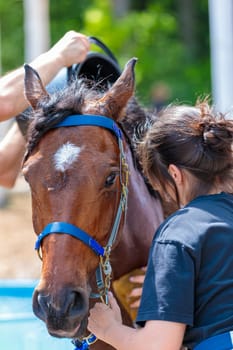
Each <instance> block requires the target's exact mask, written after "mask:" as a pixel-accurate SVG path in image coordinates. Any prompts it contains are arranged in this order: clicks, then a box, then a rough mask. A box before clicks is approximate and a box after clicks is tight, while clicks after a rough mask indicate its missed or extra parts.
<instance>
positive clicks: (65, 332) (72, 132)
mask: <svg viewBox="0 0 233 350" xmlns="http://www.w3.org/2000/svg"><path fill="white" fill-rule="evenodd" d="M135 63H136V59H131V60H130V61H129V62H128V63H127V64H126V66H125V68H124V70H123V72H122V74H121V75H120V77H119V78H118V80H117V81H116V82H115V83H114V84H113V85H112V86H110V87H109V88H108V89H106V91H102V90H101V89H97V88H95V86H90V83H89V82H87V81H85V79H77V80H75V81H74V82H73V83H71V84H70V85H69V86H67V87H65V88H64V89H63V90H61V91H58V92H55V93H53V94H52V95H50V94H49V93H48V92H47V91H46V89H45V87H44V86H43V84H42V81H41V79H40V77H39V75H38V73H37V72H36V71H35V70H34V69H33V68H31V67H30V66H29V65H25V96H26V98H27V100H28V102H29V103H30V105H31V107H32V109H31V112H30V119H31V122H30V126H29V131H28V145H27V151H26V155H25V159H24V162H23V174H24V177H25V179H26V181H27V182H28V183H29V185H30V190H31V198H32V216H33V226H34V230H35V233H36V234H37V235H38V239H37V242H36V249H37V250H38V251H39V250H40V254H41V256H42V271H41V278H40V281H39V284H38V285H37V287H36V288H35V291H34V295H33V311H34V313H35V315H36V316H37V317H39V318H40V319H41V320H43V321H44V322H45V323H46V326H47V329H48V332H49V333H50V334H51V335H52V336H55V337H66V338H72V339H82V337H84V336H86V335H87V334H88V332H87V328H86V327H87V317H88V311H89V307H90V306H92V305H93V303H94V302H95V299H93V298H96V297H97V296H99V295H100V296H101V297H102V298H105V299H104V301H105V302H107V301H106V292H107V290H108V289H109V288H110V289H111V285H110V279H111V278H112V280H115V279H118V278H119V277H121V276H122V275H124V274H126V273H129V272H130V271H131V270H133V269H136V268H139V267H142V266H144V265H146V263H147V257H148V251H149V247H150V244H151V240H152V237H153V235H154V232H155V230H156V228H157V227H158V225H159V224H160V223H161V221H162V220H163V209H162V205H161V201H160V199H159V198H158V197H157V196H156V195H155V194H154V193H152V191H150V189H149V187H148V185H147V184H146V181H145V179H144V177H143V175H142V172H141V170H140V166H139V165H138V161H137V157H136V155H135V140H134V139H135V134H136V133H135V130H136V129H138V130H139V129H140V127H141V126H142V125H145V124H146V123H148V120H147V116H146V113H144V111H143V108H141V107H139V104H137V103H136V102H135V98H134V85H135V78H134V66H135ZM139 120H140V122H139ZM142 129H143V128H142ZM138 133H139V132H138ZM103 247H104V248H103ZM100 261H101V263H99V262H100ZM99 267H101V268H99ZM111 268H112V271H111ZM96 271H97V273H96ZM101 273H102V275H104V277H103V278H102V279H101V278H100V279H97V280H96V277H95V276H97V275H101ZM97 285H99V288H97ZM122 316H123V321H124V323H125V324H128V325H129V324H132V321H131V319H130V317H129V315H128V314H127V313H126V310H122ZM92 347H93V349H100V348H101V349H102V350H103V349H110V348H111V347H110V346H109V345H107V344H104V343H102V342H101V341H98V342H96V343H95V344H93V346H92Z"/></svg>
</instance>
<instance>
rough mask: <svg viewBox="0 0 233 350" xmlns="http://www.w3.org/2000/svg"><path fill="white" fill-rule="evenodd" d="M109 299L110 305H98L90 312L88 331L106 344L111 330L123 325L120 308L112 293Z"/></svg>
mask: <svg viewBox="0 0 233 350" xmlns="http://www.w3.org/2000/svg"><path fill="white" fill-rule="evenodd" d="M108 298H109V305H105V304H103V303H96V304H95V306H94V307H93V308H92V309H91V310H90V316H89V318H88V330H89V331H90V332H92V333H93V334H95V336H96V337H97V338H99V339H101V340H103V341H106V342H108V336H107V335H108V332H109V330H110V328H112V327H114V326H116V325H121V324H122V318H121V311H120V308H119V306H118V304H117V302H116V299H115V298H114V297H113V295H112V293H111V292H109V294H108Z"/></svg>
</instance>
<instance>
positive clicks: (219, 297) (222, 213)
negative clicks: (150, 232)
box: [137, 193, 233, 348]
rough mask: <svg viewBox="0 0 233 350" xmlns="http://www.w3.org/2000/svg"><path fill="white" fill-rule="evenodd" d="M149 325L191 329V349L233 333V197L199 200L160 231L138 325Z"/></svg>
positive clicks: (188, 342)
mask: <svg viewBox="0 0 233 350" xmlns="http://www.w3.org/2000/svg"><path fill="white" fill-rule="evenodd" d="M147 320H165V321H173V322H179V323H184V324H186V325H187V328H186V332H185V337H184V346H187V347H188V348H193V347H194V346H195V345H197V344H198V343H199V342H201V341H202V340H204V339H206V338H208V337H210V336H213V335H216V334H219V333H223V332H225V331H228V330H233V195H231V194H226V193H220V194H216V195H207V196H199V197H197V198H196V199H194V200H193V201H191V202H190V203H189V204H188V205H187V206H185V207H184V208H182V209H180V210H178V211H177V212H176V213H174V214H173V215H171V216H170V217H169V218H167V219H166V220H165V222H164V223H163V224H162V225H161V226H160V227H159V229H158V230H157V232H156V234H155V237H154V239H153V244H152V247H151V250H150V256H149V261H148V268H147V273H146V278H145V283H144V287H143V294H142V299H141V305H140V308H139V311H138V316H137V323H138V324H140V325H143V324H144V323H145V321H147Z"/></svg>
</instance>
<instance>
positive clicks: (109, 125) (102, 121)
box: [35, 115, 129, 350]
mask: <svg viewBox="0 0 233 350" xmlns="http://www.w3.org/2000/svg"><path fill="white" fill-rule="evenodd" d="M85 125H86V126H88V125H90V126H99V127H103V128H105V129H108V130H110V131H112V132H113V133H114V134H115V136H116V137H117V140H118V146H119V150H120V182H121V198H120V202H119V205H118V210H117V213H116V218H115V222H114V225H113V227H112V231H111V234H110V237H109V240H108V243H107V245H106V246H105V247H102V246H101V245H100V244H99V243H98V242H97V241H96V240H95V239H93V238H92V237H91V236H90V235H89V234H88V233H86V232H85V231H83V230H81V229H80V228H79V227H77V226H75V225H72V224H70V223H67V222H62V221H58V222H51V223H49V224H48V225H47V226H45V228H44V229H43V231H42V232H41V233H40V234H39V236H38V237H37V241H36V243H35V249H36V250H37V251H38V253H39V250H40V246H41V242H42V240H43V239H44V238H45V237H46V236H48V235H49V234H51V233H56V234H64V233H65V234H68V235H71V236H72V237H75V238H77V239H79V240H80V241H82V242H83V243H84V244H86V245H87V246H88V247H90V248H91V249H92V250H93V251H94V252H95V254H97V255H98V256H99V257H100V263H99V266H98V268H97V270H96V282H97V287H98V290H99V294H94V298H96V297H100V298H101V300H102V301H103V302H105V303H106V304H108V296H107V293H108V290H109V288H110V281H111V272H112V269H111V264H110V253H111V248H112V245H113V243H114V242H115V239H116V236H117V232H118V229H119V225H120V222H121V217H122V213H123V212H124V211H125V209H126V207H127V197H128V187H127V185H128V175H129V172H128V165H127V163H126V159H125V154H124V149H123V141H122V132H121V130H120V129H119V127H118V126H117V124H116V123H115V122H114V121H113V120H112V119H110V118H107V117H104V116H99V115H70V116H68V117H66V118H65V119H64V120H63V121H61V122H59V123H58V124H56V125H55V126H54V127H53V128H59V127H69V126H85ZM123 173H124V175H125V178H124V179H123V177H122V175H123ZM103 274H104V275H105V278H103ZM96 340H97V338H96V336H95V335H94V334H89V336H87V337H85V338H84V339H74V340H73V344H74V345H75V350H86V349H89V346H90V345H91V344H93V343H95V342H96Z"/></svg>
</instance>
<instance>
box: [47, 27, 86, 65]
mask: <svg viewBox="0 0 233 350" xmlns="http://www.w3.org/2000/svg"><path fill="white" fill-rule="evenodd" d="M89 48H90V42H89V40H88V37H87V36H86V35H83V34H81V33H77V32H75V31H73V30H71V31H69V32H67V33H66V34H65V35H64V36H63V37H62V38H61V39H60V40H59V41H58V42H57V43H56V44H55V45H54V46H53V47H52V48H51V49H50V53H51V55H57V57H59V58H60V60H61V66H62V67H69V66H71V65H72V64H74V63H79V62H81V61H83V60H84V59H85V57H86V55H87V53H88V51H89Z"/></svg>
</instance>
